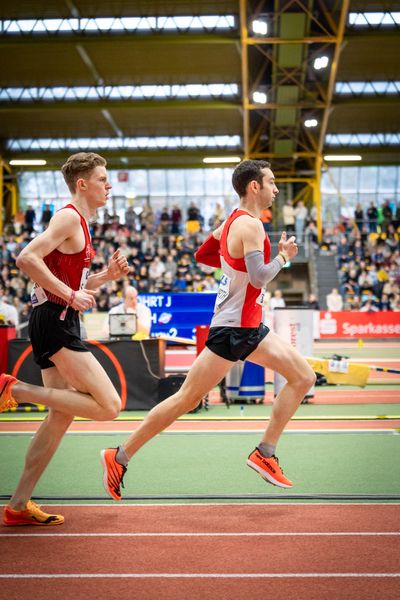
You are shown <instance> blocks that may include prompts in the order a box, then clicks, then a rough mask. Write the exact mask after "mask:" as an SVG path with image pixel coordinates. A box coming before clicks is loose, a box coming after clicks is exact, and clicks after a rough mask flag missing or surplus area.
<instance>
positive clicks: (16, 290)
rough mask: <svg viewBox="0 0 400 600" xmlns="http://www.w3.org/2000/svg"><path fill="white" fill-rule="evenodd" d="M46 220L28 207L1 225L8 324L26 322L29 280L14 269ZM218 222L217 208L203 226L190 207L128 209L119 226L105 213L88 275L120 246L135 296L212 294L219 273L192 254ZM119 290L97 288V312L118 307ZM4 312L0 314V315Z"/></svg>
mask: <svg viewBox="0 0 400 600" xmlns="http://www.w3.org/2000/svg"><path fill="white" fill-rule="evenodd" d="M46 210H47V209H46ZM50 218H51V211H50V210H49V213H48V214H47V215H46V214H45V210H43V213H42V218H41V219H40V221H38V220H37V219H36V215H35V211H34V209H33V208H32V207H31V206H28V208H27V209H26V211H25V213H22V212H20V213H17V215H16V216H15V218H14V220H13V222H12V223H10V224H7V225H6V226H5V231H4V236H3V238H2V240H1V242H0V302H2V303H4V304H5V305H7V306H10V307H14V308H15V309H16V310H14V311H10V310H8V311H7V321H8V323H9V324H16V325H18V324H19V325H22V324H23V323H26V322H27V321H28V319H29V313H30V310H31V305H30V291H31V287H32V282H31V281H29V279H27V278H26V277H25V276H24V274H23V273H22V272H21V271H20V270H19V269H17V267H16V264H15V261H16V258H17V256H18V254H19V253H20V251H21V250H22V248H24V246H26V244H27V243H28V242H29V241H30V240H31V239H32V237H33V236H35V235H37V234H38V233H40V232H41V231H42V230H43V229H44V228H45V227H46V226H47V224H48V222H49V220H50ZM223 218H224V213H223V209H222V207H221V206H220V205H217V206H216V210H215V214H214V215H213V216H212V218H211V219H210V221H209V223H208V224H207V227H205V224H204V219H203V217H202V215H201V212H200V210H199V208H198V207H197V206H196V205H195V204H194V203H191V205H190V206H189V208H188V211H187V214H186V215H185V216H183V215H182V213H181V210H180V209H179V207H178V206H174V207H173V208H172V210H170V211H169V210H168V208H167V207H165V208H163V209H162V210H161V211H159V213H158V214H156V213H155V212H154V211H153V210H152V208H151V207H150V206H149V205H147V206H146V207H145V208H144V209H143V211H142V212H141V213H139V214H138V213H137V212H135V211H134V210H133V209H132V208H131V207H130V208H127V210H126V213H125V218H124V219H123V220H124V222H123V223H121V222H120V219H119V218H118V217H117V216H115V215H112V214H110V213H109V212H107V211H105V213H104V215H103V218H102V222H101V223H100V222H94V223H91V224H90V229H91V234H92V243H93V246H94V249H95V256H94V258H93V262H92V272H93V273H96V272H98V271H101V270H102V269H103V268H104V267H105V266H106V265H107V263H108V261H109V259H110V257H111V256H112V254H113V253H114V252H115V250H116V249H117V248H119V249H120V251H121V252H122V253H123V254H124V255H125V256H126V258H127V260H128V263H129V265H130V266H131V267H132V273H131V275H130V281H129V283H130V284H131V285H133V286H135V287H136V288H137V290H138V292H139V293H154V292H155V293H157V292H193V291H194V292H199V291H202V292H214V291H216V290H217V288H218V281H219V277H220V272H219V271H218V270H217V271H215V270H214V269H211V268H208V267H206V266H204V265H200V264H198V263H197V262H196V261H195V259H194V253H195V251H196V250H197V248H198V246H199V245H200V243H201V242H202V241H203V239H204V237H205V236H206V235H207V234H208V229H209V228H210V227H211V228H215V227H216V226H218V224H219V223H220V222H222V220H223ZM205 229H206V230H207V231H206V230H205ZM122 287H123V283H122V282H111V283H109V284H106V285H104V286H102V287H101V288H100V289H99V293H98V295H97V310H98V311H99V312H107V311H109V310H110V309H111V308H112V307H113V306H114V305H116V304H118V303H119V302H120V301H121V297H122V291H123V289H122ZM4 313H5V311H3V313H1V312H0V314H3V316H4ZM11 313H12V315H11ZM10 315H11V316H10Z"/></svg>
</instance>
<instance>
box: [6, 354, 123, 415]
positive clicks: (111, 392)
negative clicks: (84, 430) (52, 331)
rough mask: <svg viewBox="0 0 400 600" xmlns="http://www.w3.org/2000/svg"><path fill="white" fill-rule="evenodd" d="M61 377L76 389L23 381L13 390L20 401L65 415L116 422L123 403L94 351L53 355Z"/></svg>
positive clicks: (52, 358) (52, 357) (14, 386)
mask: <svg viewBox="0 0 400 600" xmlns="http://www.w3.org/2000/svg"><path fill="white" fill-rule="evenodd" d="M51 360H52V362H53V363H54V364H55V366H56V367H57V371H58V373H59V374H60V376H61V377H62V378H63V379H64V380H65V381H66V382H67V384H68V385H69V386H70V387H72V388H74V390H77V391H73V390H71V389H66V390H60V389H57V388H53V387H52V388H49V387H41V386H37V385H31V384H28V383H24V382H22V381H19V382H18V383H15V384H14V385H13V387H12V395H13V397H14V398H15V400H16V401H17V402H32V401H33V402H37V403H38V404H44V405H45V406H49V407H50V408H54V409H55V410H57V411H59V412H62V413H63V414H66V415H71V414H73V415H76V416H78V417H86V418H88V419H95V420H96V421H108V420H110V419H115V417H116V416H118V413H119V411H120V409H121V400H120V398H119V396H118V394H117V391H116V389H115V387H114V386H113V384H112V382H111V380H110V378H109V377H108V375H107V373H106V372H105V370H104V369H103V367H102V366H101V364H100V363H99V362H98V360H97V359H96V358H95V357H94V356H93V354H92V353H91V352H76V351H73V350H69V349H68V348H61V350H59V351H58V352H56V353H55V354H53V356H51Z"/></svg>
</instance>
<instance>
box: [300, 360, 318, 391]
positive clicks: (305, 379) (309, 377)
mask: <svg viewBox="0 0 400 600" xmlns="http://www.w3.org/2000/svg"><path fill="white" fill-rule="evenodd" d="M307 367H308V368H307V369H304V371H302V374H301V378H300V380H299V382H298V383H299V384H300V385H301V387H302V388H304V389H305V390H309V389H310V388H311V387H312V386H313V385H314V383H315V381H316V375H315V373H314V371H313V370H312V369H311V367H310V366H309V365H308V364H307Z"/></svg>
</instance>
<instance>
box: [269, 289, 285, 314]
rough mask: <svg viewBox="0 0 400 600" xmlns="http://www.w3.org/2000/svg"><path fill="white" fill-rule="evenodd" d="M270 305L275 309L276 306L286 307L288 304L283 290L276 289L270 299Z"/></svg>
mask: <svg viewBox="0 0 400 600" xmlns="http://www.w3.org/2000/svg"><path fill="white" fill-rule="evenodd" d="M269 306H270V309H271V310H274V309H275V308H284V307H285V306H286V303H285V300H284V298H283V296H282V292H281V290H275V292H274V294H273V296H272V298H271V300H270V301H269Z"/></svg>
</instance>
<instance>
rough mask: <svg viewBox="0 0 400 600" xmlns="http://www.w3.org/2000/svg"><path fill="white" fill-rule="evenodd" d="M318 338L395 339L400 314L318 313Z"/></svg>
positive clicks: (398, 331)
mask: <svg viewBox="0 0 400 600" xmlns="http://www.w3.org/2000/svg"><path fill="white" fill-rule="evenodd" d="M319 335H320V338H321V339H323V338H361V337H363V338H374V337H377V338H384V337H389V338H395V337H399V336H400V312H390V311H385V312H358V311H341V312H329V311H320V318H319Z"/></svg>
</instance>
